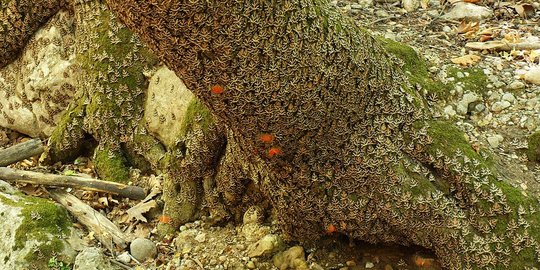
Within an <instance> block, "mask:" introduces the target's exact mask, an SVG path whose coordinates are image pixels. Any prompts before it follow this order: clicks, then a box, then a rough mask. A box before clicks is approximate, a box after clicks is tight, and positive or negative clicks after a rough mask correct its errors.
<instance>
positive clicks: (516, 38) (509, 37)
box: [504, 32, 521, 43]
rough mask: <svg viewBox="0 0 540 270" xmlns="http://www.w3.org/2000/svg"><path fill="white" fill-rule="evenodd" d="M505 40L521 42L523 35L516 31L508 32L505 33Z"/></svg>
mask: <svg viewBox="0 0 540 270" xmlns="http://www.w3.org/2000/svg"><path fill="white" fill-rule="evenodd" d="M504 41H506V42H510V43H518V42H521V35H520V34H519V33H516V32H512V33H508V34H506V35H504Z"/></svg>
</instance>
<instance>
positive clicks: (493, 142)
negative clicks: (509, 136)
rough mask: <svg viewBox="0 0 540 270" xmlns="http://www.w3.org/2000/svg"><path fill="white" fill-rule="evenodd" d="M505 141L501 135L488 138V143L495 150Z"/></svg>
mask: <svg viewBox="0 0 540 270" xmlns="http://www.w3.org/2000/svg"><path fill="white" fill-rule="evenodd" d="M503 140H504V138H503V136H501V135H499V134H495V135H493V136H489V137H488V138H487V141H488V143H489V145H490V146H491V147H493V148H497V147H499V145H500V144H501V142H502V141H503Z"/></svg>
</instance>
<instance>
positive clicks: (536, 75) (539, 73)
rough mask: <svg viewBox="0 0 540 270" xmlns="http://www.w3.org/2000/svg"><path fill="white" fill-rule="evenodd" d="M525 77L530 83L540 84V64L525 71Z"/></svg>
mask: <svg viewBox="0 0 540 270" xmlns="http://www.w3.org/2000/svg"><path fill="white" fill-rule="evenodd" d="M524 79H525V80H526V81H528V82H530V83H534V84H538V85H540V66H536V67H533V68H531V69H530V70H529V71H527V73H525V76H524Z"/></svg>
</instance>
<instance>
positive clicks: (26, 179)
mask: <svg viewBox="0 0 540 270" xmlns="http://www.w3.org/2000/svg"><path fill="white" fill-rule="evenodd" d="M0 179H2V180H4V181H7V182H19V183H29V184H34V185H45V186H56V187H71V188H76V189H83V190H90V191H97V192H106V193H111V194H116V195H120V196H122V197H126V198H130V199H135V200H142V199H144V198H145V197H146V193H145V192H144V189H142V188H141V187H137V186H128V185H124V184H120V183H115V182H108V181H103V180H98V179H93V178H85V177H78V176H66V175H56V174H50V173H39V172H30V171H23V170H17V169H12V168H7V167H0Z"/></svg>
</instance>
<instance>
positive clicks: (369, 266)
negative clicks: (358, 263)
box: [365, 262, 375, 269]
mask: <svg viewBox="0 0 540 270" xmlns="http://www.w3.org/2000/svg"><path fill="white" fill-rule="evenodd" d="M373 267H375V265H374V264H373V263H372V262H366V266H365V268H366V269H371V268H373Z"/></svg>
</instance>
